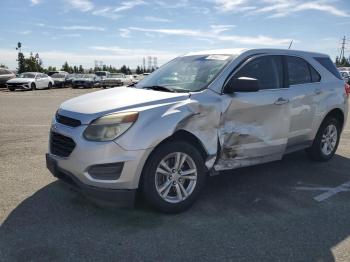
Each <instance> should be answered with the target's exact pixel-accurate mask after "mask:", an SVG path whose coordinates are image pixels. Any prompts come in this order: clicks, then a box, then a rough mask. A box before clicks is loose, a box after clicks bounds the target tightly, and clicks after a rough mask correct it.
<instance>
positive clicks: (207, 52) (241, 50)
mask: <svg viewBox="0 0 350 262" xmlns="http://www.w3.org/2000/svg"><path fill="white" fill-rule="evenodd" d="M245 52H247V53H253V54H254V53H281V54H286V55H288V54H290V55H312V56H327V57H328V55H326V54H322V53H316V52H309V51H300V50H293V49H274V48H265V49H248V48H234V49H213V50H204V51H199V52H191V53H188V54H186V55H185V56H191V55H214V54H215V55H224V54H225V55H236V56H238V55H240V54H242V53H245Z"/></svg>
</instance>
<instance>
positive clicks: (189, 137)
mask: <svg viewBox="0 0 350 262" xmlns="http://www.w3.org/2000/svg"><path fill="white" fill-rule="evenodd" d="M171 141H184V142H186V143H188V144H190V145H192V146H194V147H195V148H196V149H197V150H198V152H199V153H200V155H201V156H202V157H203V161H204V162H206V161H207V160H208V158H210V155H209V153H208V152H207V150H206V149H205V146H204V145H203V143H202V142H201V140H200V139H199V138H198V137H197V136H195V135H194V134H193V133H191V132H189V131H187V130H183V129H181V130H177V131H175V132H174V133H173V134H172V135H170V136H168V137H167V138H165V139H163V140H162V141H161V142H160V143H158V144H157V145H156V146H155V147H154V148H153V149H152V151H151V152H150V153H149V155H148V156H147V159H146V161H145V163H144V165H143V168H142V171H141V176H140V179H139V182H138V188H140V185H141V183H142V180H143V175H144V172H143V170H144V167H145V166H146V165H147V163H148V161H149V159H150V158H151V156H152V154H153V153H154V152H155V150H157V148H159V147H160V146H161V145H163V144H165V143H168V142H171ZM215 159H216V155H215Z"/></svg>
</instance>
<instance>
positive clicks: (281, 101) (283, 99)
mask: <svg viewBox="0 0 350 262" xmlns="http://www.w3.org/2000/svg"><path fill="white" fill-rule="evenodd" d="M287 103H289V99H288V98H283V97H280V98H278V99H277V100H276V101H275V105H283V104H287Z"/></svg>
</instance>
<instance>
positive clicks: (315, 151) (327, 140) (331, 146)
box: [306, 116, 341, 162]
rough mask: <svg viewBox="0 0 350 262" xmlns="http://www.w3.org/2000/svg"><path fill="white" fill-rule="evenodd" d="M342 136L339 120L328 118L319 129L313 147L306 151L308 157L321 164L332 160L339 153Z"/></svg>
mask: <svg viewBox="0 0 350 262" xmlns="http://www.w3.org/2000/svg"><path fill="white" fill-rule="evenodd" d="M328 132H330V133H328ZM334 132H336V135H335V136H336V137H334V135H332V134H334ZM340 134H341V128H340V124H339V120H338V119H337V118H335V117H332V116H330V117H327V118H326V119H325V120H324V121H323V122H322V124H321V126H320V128H319V129H318V131H317V134H316V137H315V139H314V141H313V143H312V146H311V147H309V148H308V149H306V152H307V154H308V156H309V157H310V158H311V159H312V160H315V161H320V162H325V161H328V160H330V159H331V158H332V157H333V156H334V154H335V152H336V151H337V148H338V145H339V140H340ZM326 151H328V152H326Z"/></svg>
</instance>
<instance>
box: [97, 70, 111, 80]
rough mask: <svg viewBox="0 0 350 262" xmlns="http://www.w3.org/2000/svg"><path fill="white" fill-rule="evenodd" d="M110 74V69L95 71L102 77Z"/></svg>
mask: <svg viewBox="0 0 350 262" xmlns="http://www.w3.org/2000/svg"><path fill="white" fill-rule="evenodd" d="M109 74H110V73H109V72H108V71H96V72H95V75H97V76H98V77H100V78H101V79H105V78H106V77H108V75H109Z"/></svg>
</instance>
